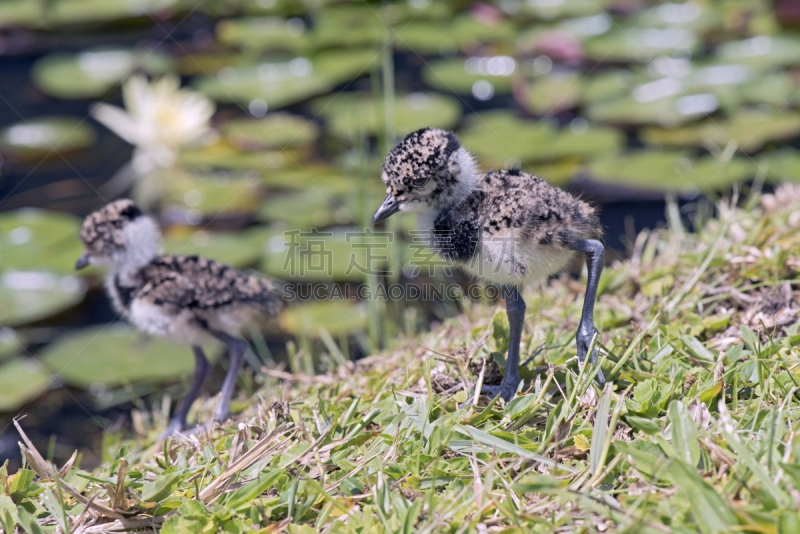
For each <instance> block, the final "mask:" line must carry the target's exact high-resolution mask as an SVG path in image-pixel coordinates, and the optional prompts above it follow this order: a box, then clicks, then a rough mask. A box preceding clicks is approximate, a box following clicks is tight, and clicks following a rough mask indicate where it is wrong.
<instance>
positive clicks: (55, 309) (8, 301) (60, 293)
mask: <svg viewBox="0 0 800 534" xmlns="http://www.w3.org/2000/svg"><path fill="white" fill-rule="evenodd" d="M85 295H86V283H85V282H84V281H83V279H81V278H78V277H76V276H59V275H57V274H54V273H50V272H44V271H6V272H4V273H3V274H2V275H0V326H22V325H26V324H30V323H33V322H36V321H42V320H44V319H48V318H50V317H53V316H55V315H58V314H59V313H61V312H63V311H65V310H68V309H70V308H72V307H73V306H76V305H78V304H79V303H80V302H82V301H83V298H84V296H85Z"/></svg>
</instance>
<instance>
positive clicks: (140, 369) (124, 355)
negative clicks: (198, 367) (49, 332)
mask: <svg viewBox="0 0 800 534" xmlns="http://www.w3.org/2000/svg"><path fill="white" fill-rule="evenodd" d="M38 358H39V360H40V361H41V362H42V363H43V364H44V365H45V366H46V367H47V368H48V369H49V370H50V371H51V372H52V373H54V374H58V375H60V376H61V377H62V379H63V380H64V382H66V383H67V384H69V385H72V386H76V387H80V388H89V387H90V386H91V385H92V384H96V383H99V384H103V385H104V386H107V387H114V386H120V385H124V384H131V383H136V382H164V381H168V380H172V379H174V378H177V377H181V376H185V375H188V374H190V373H191V372H192V369H194V356H193V355H192V351H191V349H190V348H189V347H188V346H181V345H175V344H173V343H169V342H168V341H164V340H162V339H155V338H153V339H151V338H146V337H145V336H144V335H142V334H141V333H139V332H137V331H136V330H134V329H133V328H132V327H129V326H127V325H122V324H119V325H111V326H98V327H91V328H87V329H84V330H81V331H80V332H76V333H72V334H67V335H66V336H64V337H63V338H60V339H59V340H58V341H57V342H55V343H52V344H50V345H48V346H47V347H45V349H44V350H43V351H42V352H41V353H40V354H39V355H38Z"/></svg>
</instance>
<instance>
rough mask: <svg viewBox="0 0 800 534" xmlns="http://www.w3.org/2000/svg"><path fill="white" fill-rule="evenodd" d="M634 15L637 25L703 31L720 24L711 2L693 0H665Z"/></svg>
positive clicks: (720, 20) (720, 19)
mask: <svg viewBox="0 0 800 534" xmlns="http://www.w3.org/2000/svg"><path fill="white" fill-rule="evenodd" d="M644 11H645V12H644V14H643V15H641V16H639V17H634V20H635V21H636V22H635V24H636V25H637V26H650V27H654V28H685V29H688V30H692V31H695V32H700V33H705V32H708V31H710V30H713V29H716V28H719V27H720V26H722V17H720V16H719V14H718V11H717V10H716V9H715V6H714V5H713V4H707V3H701V2H697V1H695V0H689V1H688V2H680V3H678V2H665V3H663V4H660V5H659V6H658V7H656V8H654V9H648V10H644Z"/></svg>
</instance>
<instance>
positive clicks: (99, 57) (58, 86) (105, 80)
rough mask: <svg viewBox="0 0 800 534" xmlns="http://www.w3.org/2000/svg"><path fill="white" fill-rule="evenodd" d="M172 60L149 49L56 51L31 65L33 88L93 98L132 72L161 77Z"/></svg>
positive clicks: (101, 94)
mask: <svg viewBox="0 0 800 534" xmlns="http://www.w3.org/2000/svg"><path fill="white" fill-rule="evenodd" d="M172 65H173V62H172V60H171V59H170V58H169V57H168V56H165V55H163V54H159V53H157V52H153V51H151V50H135V49H128V48H94V49H91V50H85V51H83V52H78V53H77V54H72V53H63V52H57V53H54V54H50V55H48V56H45V57H43V58H42V59H39V60H38V61H36V63H34V65H33V70H32V73H31V75H32V77H33V81H34V83H36V86H37V87H39V89H41V90H42V91H44V92H45V93H47V94H49V95H51V96H55V97H58V98H96V97H101V96H104V95H105V94H106V93H107V92H108V91H109V90H110V89H112V88H113V87H115V86H116V85H117V84H119V83H120V82H121V81H122V80H124V79H125V78H127V77H128V76H130V75H131V74H132V73H133V71H134V70H138V71H144V72H146V73H148V74H153V75H160V74H164V73H166V72H167V71H169V70H170V69H171V68H172Z"/></svg>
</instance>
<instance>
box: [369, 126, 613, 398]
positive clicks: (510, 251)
mask: <svg viewBox="0 0 800 534" xmlns="http://www.w3.org/2000/svg"><path fill="white" fill-rule="evenodd" d="M381 178H382V180H383V182H384V183H385V184H386V188H387V196H386V200H384V202H383V204H382V205H381V207H380V208H378V211H377V212H376V213H375V217H374V218H373V223H378V222H380V221H382V220H384V219H386V218H387V217H389V216H390V215H392V214H393V213H396V212H398V211H408V212H416V213H418V228H419V230H422V231H426V232H431V234H432V239H431V240H430V244H431V245H432V248H434V249H435V250H436V251H437V252H438V253H439V254H440V255H441V256H442V257H444V258H445V259H447V260H450V261H451V262H453V263H454V264H455V265H458V266H459V267H461V268H463V269H464V270H466V271H467V272H469V273H470V274H472V275H474V276H477V277H478V278H481V279H483V280H485V281H488V282H493V283H498V284H502V286H503V291H504V294H505V297H506V307H507V310H508V314H509V320H510V324H511V338H512V339H511V348H510V350H509V358H508V367H507V371H506V375H505V377H504V379H503V384H502V386H500V388H496V389H497V391H492V390H493V388H491V387H487V386H485V387H484V390H487V391H489V392H492V393H495V394H497V393H499V394H500V395H501V396H502V397H503V398H504V399H506V400H510V399H511V398H512V397H513V396H514V394H515V393H516V391H517V388H518V386H519V383H520V379H519V375H518V365H519V339H520V335H521V328H522V322H523V319H524V311H525V302H524V301H523V300H522V298H521V297H520V296H519V291H518V289H517V287H518V286H519V285H520V284H522V283H525V282H530V281H535V280H540V279H543V278H545V277H547V276H549V275H551V274H554V273H557V272H559V271H560V270H562V269H563V268H564V267H565V266H566V265H567V264H568V263H569V261H570V259H571V258H572V256H573V255H574V254H575V252H576V251H581V252H584V253H585V254H586V256H587V263H588V266H589V281H588V286H587V293H586V300H585V303H584V310H583V315H582V317H581V325H580V327H579V330H578V336H577V342H578V357H579V359H580V360H581V361H583V360H584V359H585V358H586V353H587V352H588V349H589V344H590V343H591V339H592V337H593V336H594V334H595V332H596V330H595V327H594V323H593V319H592V316H593V310H594V300H595V296H596V290H597V281H598V279H599V276H600V272H601V270H602V267H603V245H602V244H601V243H600V241H598V239H599V238H600V237H601V235H602V231H601V226H600V222H599V220H598V218H597V214H596V212H595V210H594V208H593V207H592V206H590V205H589V204H587V203H585V202H583V201H581V200H580V199H578V198H575V197H574V196H572V195H570V194H569V193H567V192H565V191H563V190H561V189H559V188H557V187H554V186H552V185H550V184H549V183H548V182H547V181H545V180H543V179H542V178H539V177H537V176H533V175H530V174H527V173H523V172H521V171H520V170H518V169H511V170H499V171H491V172H488V173H485V174H482V173H480V172H479V171H478V169H477V166H476V164H475V162H474V159H473V158H472V156H471V155H470V154H469V152H467V150H466V149H465V148H463V147H462V146H461V144H460V143H459V141H458V139H457V138H456V136H455V135H453V134H452V133H450V132H446V131H443V130H439V129H435V128H425V129H422V130H418V131H416V132H413V133H411V134H409V135H408V136H407V137H406V138H405V139H404V140H403V141H401V142H400V144H398V145H397V146H396V147H395V148H393V149H392V150H391V151H390V152H389V154H388V155H387V157H386V161H385V162H384V164H383V174H382V177H381ZM595 355H596V351H593V354H592V355H591V361H592V362H594V359H595ZM598 378H599V380H600V381H601V382H602V380H603V378H602V373H601V372H599V370H598Z"/></svg>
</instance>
